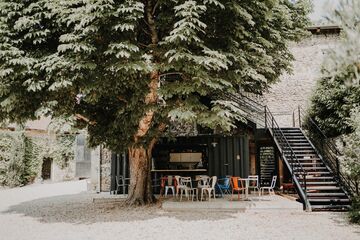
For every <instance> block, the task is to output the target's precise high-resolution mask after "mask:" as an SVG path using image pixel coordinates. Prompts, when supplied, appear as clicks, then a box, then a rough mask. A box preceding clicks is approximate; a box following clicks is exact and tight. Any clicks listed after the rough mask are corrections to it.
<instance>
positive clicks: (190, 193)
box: [179, 177, 197, 201]
mask: <svg viewBox="0 0 360 240" xmlns="http://www.w3.org/2000/svg"><path fill="white" fill-rule="evenodd" d="M179 182H180V187H179V190H180V201H181V200H182V196H183V193H184V194H185V196H187V198H188V200H189V199H190V197H191V200H192V201H194V196H196V193H197V189H196V188H193V187H192V181H191V177H181V178H180V181H179Z"/></svg>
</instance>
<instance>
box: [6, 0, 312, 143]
mask: <svg viewBox="0 0 360 240" xmlns="http://www.w3.org/2000/svg"><path fill="white" fill-rule="evenodd" d="M308 2H309V1H308V0H298V1H296V3H294V4H293V3H290V1H288V0H261V1H253V0H243V1H236V0H223V1H218V0H199V1H194V0H180V1H168V0H159V1H154V0H145V1H136V0H120V1H113V0H101V1H98V0H71V1H60V0H53V1H46V0H27V1H11V0H0V9H1V10H0V83H1V84H0V105H1V108H0V121H1V120H5V119H9V120H11V121H17V122H22V121H25V120H27V119H33V118H36V117H37V113H40V112H41V113H46V114H47V115H51V116H53V117H59V116H65V117H69V116H74V115H76V114H78V115H82V118H81V119H83V120H84V119H87V120H88V121H82V122H80V123H79V127H87V130H88V133H89V136H90V143H91V144H92V145H98V144H105V145H107V147H109V148H111V149H112V150H122V149H124V148H126V147H128V146H130V145H132V144H133V143H134V134H135V133H136V132H137V130H138V125H139V121H140V119H142V118H143V116H144V115H145V113H147V112H148V111H149V110H150V109H151V110H153V111H154V112H155V115H154V117H153V118H152V122H151V126H150V130H149V131H148V132H147V134H146V135H145V136H144V137H143V138H141V139H140V140H139V141H138V142H140V143H141V144H147V143H148V142H149V139H152V138H153V137H154V136H157V135H158V132H157V129H158V126H159V125H160V124H162V123H165V124H169V121H170V119H172V120H176V121H178V122H188V123H197V124H200V125H202V126H205V127H210V128H221V129H224V130H225V131H228V130H230V129H231V128H232V127H233V126H234V122H235V121H237V120H239V119H243V117H244V116H243V115H241V113H239V112H238V111H233V110H234V109H235V108H234V107H233V105H234V103H230V102H228V103H226V104H224V102H222V101H212V102H206V103H204V101H203V99H204V97H207V98H209V97H210V98H211V96H213V95H214V93H218V92H219V91H231V92H235V91H237V90H238V89H239V88H243V89H246V90H247V91H251V92H256V93H261V92H262V91H264V90H265V89H267V88H268V86H269V85H270V84H271V83H274V82H276V81H277V80H278V77H279V76H280V74H281V73H282V72H283V71H289V70H290V62H291V60H292V59H293V57H292V55H291V53H290V52H289V50H288V47H287V43H288V42H289V41H293V40H294V41H296V40H299V38H300V37H301V36H302V35H304V34H305V29H304V28H305V26H306V25H307V24H308V19H307V18H306V15H307V13H308V11H309V4H308ZM151 74H155V75H160V76H165V75H168V74H173V75H178V76H179V77H178V78H176V79H175V80H171V79H169V78H166V77H162V78H161V79H162V80H163V81H162V82H161V86H160V88H159V89H158V90H159V93H160V94H161V96H162V99H163V100H164V101H165V103H166V104H162V105H157V104H146V103H145V96H146V95H147V94H148V92H149V83H150V81H151V77H150V75H151ZM213 100H216V99H213ZM239 114H240V115H239Z"/></svg>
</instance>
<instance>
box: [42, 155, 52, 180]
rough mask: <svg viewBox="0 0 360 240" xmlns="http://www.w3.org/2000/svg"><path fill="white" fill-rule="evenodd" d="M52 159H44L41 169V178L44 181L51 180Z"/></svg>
mask: <svg viewBox="0 0 360 240" xmlns="http://www.w3.org/2000/svg"><path fill="white" fill-rule="evenodd" d="M51 162H52V161H51V158H44V160H43V164H42V168H41V178H42V179H43V180H50V179H51Z"/></svg>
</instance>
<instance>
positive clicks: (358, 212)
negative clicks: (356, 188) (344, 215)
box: [349, 196, 360, 224]
mask: <svg viewBox="0 0 360 240" xmlns="http://www.w3.org/2000/svg"><path fill="white" fill-rule="evenodd" d="M349 217H350V222H352V223H357V224H360V197H359V196H357V197H354V198H353V199H352V204H351V210H350V212H349Z"/></svg>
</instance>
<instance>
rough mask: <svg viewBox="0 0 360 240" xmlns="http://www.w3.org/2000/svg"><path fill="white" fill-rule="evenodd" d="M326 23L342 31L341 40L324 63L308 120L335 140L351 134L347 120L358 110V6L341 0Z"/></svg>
mask: <svg viewBox="0 0 360 240" xmlns="http://www.w3.org/2000/svg"><path fill="white" fill-rule="evenodd" d="M329 20H330V21H331V24H333V25H337V26H339V27H340V28H341V36H340V37H341V39H340V41H339V44H338V45H337V46H336V48H333V49H331V50H330V51H329V52H328V54H327V56H326V58H325V60H324V63H323V65H322V69H321V72H322V76H321V79H320V80H319V82H318V86H317V89H316V91H315V93H314V96H313V98H312V105H311V110H310V116H311V117H312V118H314V119H315V120H316V122H317V123H318V124H319V126H320V127H321V128H322V129H324V131H325V132H326V134H327V135H328V136H329V137H336V136H339V135H341V134H348V133H351V132H353V131H354V127H353V124H351V121H349V118H350V115H351V111H352V110H354V108H357V107H360V24H359V22H360V2H359V1H358V0H340V1H339V8H338V10H336V11H335V12H333V14H331V17H330V19H329Z"/></svg>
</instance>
